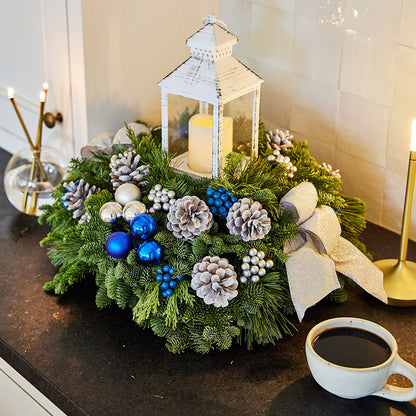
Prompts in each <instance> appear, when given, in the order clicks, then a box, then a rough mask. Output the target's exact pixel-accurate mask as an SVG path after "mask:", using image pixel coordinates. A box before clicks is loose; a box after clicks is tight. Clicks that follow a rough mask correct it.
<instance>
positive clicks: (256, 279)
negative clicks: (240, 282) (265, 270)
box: [251, 275, 260, 283]
mask: <svg viewBox="0 0 416 416" xmlns="http://www.w3.org/2000/svg"><path fill="white" fill-rule="evenodd" d="M251 281H252V282H253V283H258V282H259V281H260V277H259V276H257V275H255V276H251Z"/></svg>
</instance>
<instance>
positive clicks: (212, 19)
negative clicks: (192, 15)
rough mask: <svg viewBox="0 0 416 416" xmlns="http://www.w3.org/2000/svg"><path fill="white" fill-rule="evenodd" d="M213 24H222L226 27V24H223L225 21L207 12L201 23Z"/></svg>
mask: <svg viewBox="0 0 416 416" xmlns="http://www.w3.org/2000/svg"><path fill="white" fill-rule="evenodd" d="M208 23H210V24H214V23H216V24H217V25H220V26H222V27H223V28H224V29H227V25H226V24H225V22H223V21H222V20H220V19H217V17H216V16H215V15H214V14H209V15H208V16H207V17H204V18H203V19H202V24H203V25H206V24H208Z"/></svg>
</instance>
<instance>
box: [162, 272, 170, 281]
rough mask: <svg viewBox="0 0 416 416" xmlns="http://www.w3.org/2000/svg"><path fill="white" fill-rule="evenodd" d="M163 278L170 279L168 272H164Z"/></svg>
mask: <svg viewBox="0 0 416 416" xmlns="http://www.w3.org/2000/svg"><path fill="white" fill-rule="evenodd" d="M163 280H164V281H165V282H169V281H170V274H169V273H165V274H164V275H163Z"/></svg>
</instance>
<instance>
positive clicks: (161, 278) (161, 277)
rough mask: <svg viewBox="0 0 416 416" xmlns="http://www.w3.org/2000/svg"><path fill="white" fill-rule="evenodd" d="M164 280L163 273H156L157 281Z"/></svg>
mask: <svg viewBox="0 0 416 416" xmlns="http://www.w3.org/2000/svg"><path fill="white" fill-rule="evenodd" d="M162 280H163V276H162V275H161V274H157V275H156V281H157V282H161V281H162Z"/></svg>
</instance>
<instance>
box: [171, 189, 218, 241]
mask: <svg viewBox="0 0 416 416" xmlns="http://www.w3.org/2000/svg"><path fill="white" fill-rule="evenodd" d="M167 217H168V223H167V229H168V230H169V231H172V233H173V235H174V236H175V237H177V238H183V239H184V240H187V241H193V239H194V238H195V237H197V236H198V235H199V234H201V233H203V232H205V231H206V232H208V231H209V230H210V229H211V227H212V224H213V223H214V220H213V218H212V214H211V212H210V210H209V208H208V205H207V204H206V203H205V202H204V201H202V199H199V198H198V197H197V196H189V195H188V196H185V197H183V198H180V199H178V200H177V201H176V202H175V203H174V204H173V205H171V206H170V208H169V212H168V215H167Z"/></svg>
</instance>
